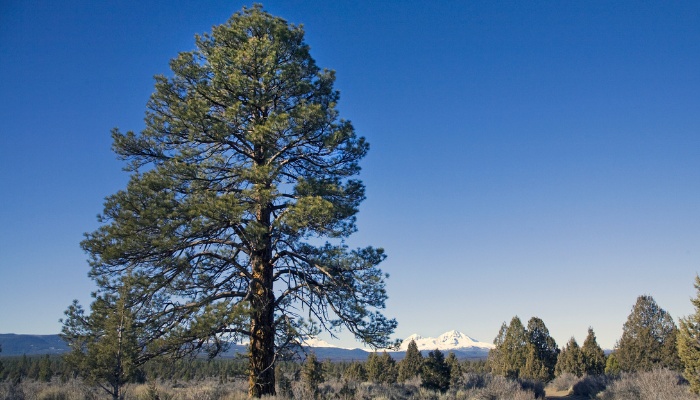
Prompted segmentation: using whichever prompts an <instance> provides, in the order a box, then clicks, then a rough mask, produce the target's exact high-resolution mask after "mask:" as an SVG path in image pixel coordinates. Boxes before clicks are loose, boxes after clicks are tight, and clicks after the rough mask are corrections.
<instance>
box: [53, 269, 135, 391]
mask: <svg viewBox="0 0 700 400" xmlns="http://www.w3.org/2000/svg"><path fill="white" fill-rule="evenodd" d="M128 280H129V278H128V277H127V278H125V279H124V280H122V282H121V284H122V286H120V287H119V288H118V292H117V293H115V292H102V293H100V294H96V295H95V297H96V298H95V301H94V302H93V303H92V305H91V313H90V315H86V314H85V312H84V310H83V308H82V307H81V306H80V305H79V304H78V303H77V301H75V302H73V305H71V306H70V307H69V308H68V310H67V311H66V312H65V314H66V316H67V318H66V320H65V321H63V322H64V325H63V330H62V333H61V336H62V337H63V339H64V340H65V341H66V342H67V343H68V344H69V346H70V347H71V352H70V353H69V354H67V355H66V356H65V361H66V362H67V363H68V364H70V365H71V366H73V368H74V369H75V370H76V371H78V374H79V375H81V376H82V377H83V378H84V379H85V380H86V381H87V382H89V383H92V384H96V385H97V386H99V387H100V388H102V389H104V390H105V391H106V392H107V393H109V394H110V395H111V396H112V399H113V400H121V399H123V397H124V393H123V387H124V385H125V384H126V383H128V382H129V381H130V380H132V379H133V378H134V377H135V376H136V373H137V370H138V367H139V366H140V365H142V364H143V363H144V362H145V361H146V359H145V358H142V357H141V355H142V348H141V347H140V345H139V343H138V340H137V333H136V331H137V327H136V326H134V325H133V314H132V311H131V303H130V299H129V288H130V286H129V284H128V283H127V281H128ZM142 345H143V344H142Z"/></svg>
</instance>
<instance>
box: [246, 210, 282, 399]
mask: <svg viewBox="0 0 700 400" xmlns="http://www.w3.org/2000/svg"><path fill="white" fill-rule="evenodd" d="M258 221H259V222H260V223H262V225H263V226H269V225H270V211H269V208H267V209H263V210H262V211H261V212H259V213H258ZM261 242H262V243H259V245H261V246H260V248H258V249H256V251H255V252H254V254H253V257H252V260H251V261H252V263H253V282H252V284H251V289H252V295H253V296H252V299H251V306H252V307H251V308H252V310H251V318H250V332H251V336H250V375H249V389H248V394H249V395H250V397H262V396H268V395H275V394H276V393H275V366H274V359H275V331H274V326H273V324H274V304H275V296H274V293H273V291H272V284H273V279H272V277H273V274H272V273H273V268H272V249H271V243H270V239H269V236H267V235H265V237H264V238H263V240H261Z"/></svg>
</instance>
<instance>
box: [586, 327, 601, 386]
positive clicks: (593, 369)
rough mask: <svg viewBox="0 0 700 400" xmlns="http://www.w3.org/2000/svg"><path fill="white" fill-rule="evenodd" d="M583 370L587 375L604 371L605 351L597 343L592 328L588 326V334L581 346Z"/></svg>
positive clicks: (599, 373)
mask: <svg viewBox="0 0 700 400" xmlns="http://www.w3.org/2000/svg"><path fill="white" fill-rule="evenodd" d="M581 356H582V357H583V370H584V373H586V374H588V375H601V374H602V373H604V372H605V352H604V351H603V349H601V348H600V346H599V345H598V341H597V340H596V337H595V333H594V332H593V328H588V336H586V340H584V342H583V346H582V347H581Z"/></svg>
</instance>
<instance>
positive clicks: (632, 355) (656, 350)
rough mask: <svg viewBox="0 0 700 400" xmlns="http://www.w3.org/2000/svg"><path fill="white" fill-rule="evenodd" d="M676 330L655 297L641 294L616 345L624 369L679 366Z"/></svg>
mask: <svg viewBox="0 0 700 400" xmlns="http://www.w3.org/2000/svg"><path fill="white" fill-rule="evenodd" d="M677 332H678V329H677V328H676V324H675V323H674V322H673V318H671V315H670V314H669V313H668V312H666V311H665V310H664V309H662V308H661V307H659V306H658V304H656V301H655V300H654V298H653V297H651V296H646V295H645V296H639V297H638V298H637V302H636V303H635V305H634V307H633V308H632V312H631V313H630V315H629V317H628V318H627V322H625V325H624V326H623V328H622V337H621V338H620V341H619V342H618V343H617V346H616V357H617V360H618V362H619V363H620V368H621V369H622V371H625V372H635V371H650V370H652V369H654V368H657V367H661V368H669V369H672V370H678V369H680V359H679V358H678V352H677V348H676V335H677Z"/></svg>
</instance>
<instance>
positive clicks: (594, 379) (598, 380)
mask: <svg viewBox="0 0 700 400" xmlns="http://www.w3.org/2000/svg"><path fill="white" fill-rule="evenodd" d="M609 382H610V380H609V379H608V377H607V376H605V375H585V376H584V377H583V378H581V379H580V380H579V381H578V382H576V383H575V384H574V386H573V392H574V394H575V395H578V396H586V397H588V398H591V399H593V398H595V396H596V395H597V394H598V393H600V392H602V391H603V390H605V388H606V387H607V386H608V384H609Z"/></svg>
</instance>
